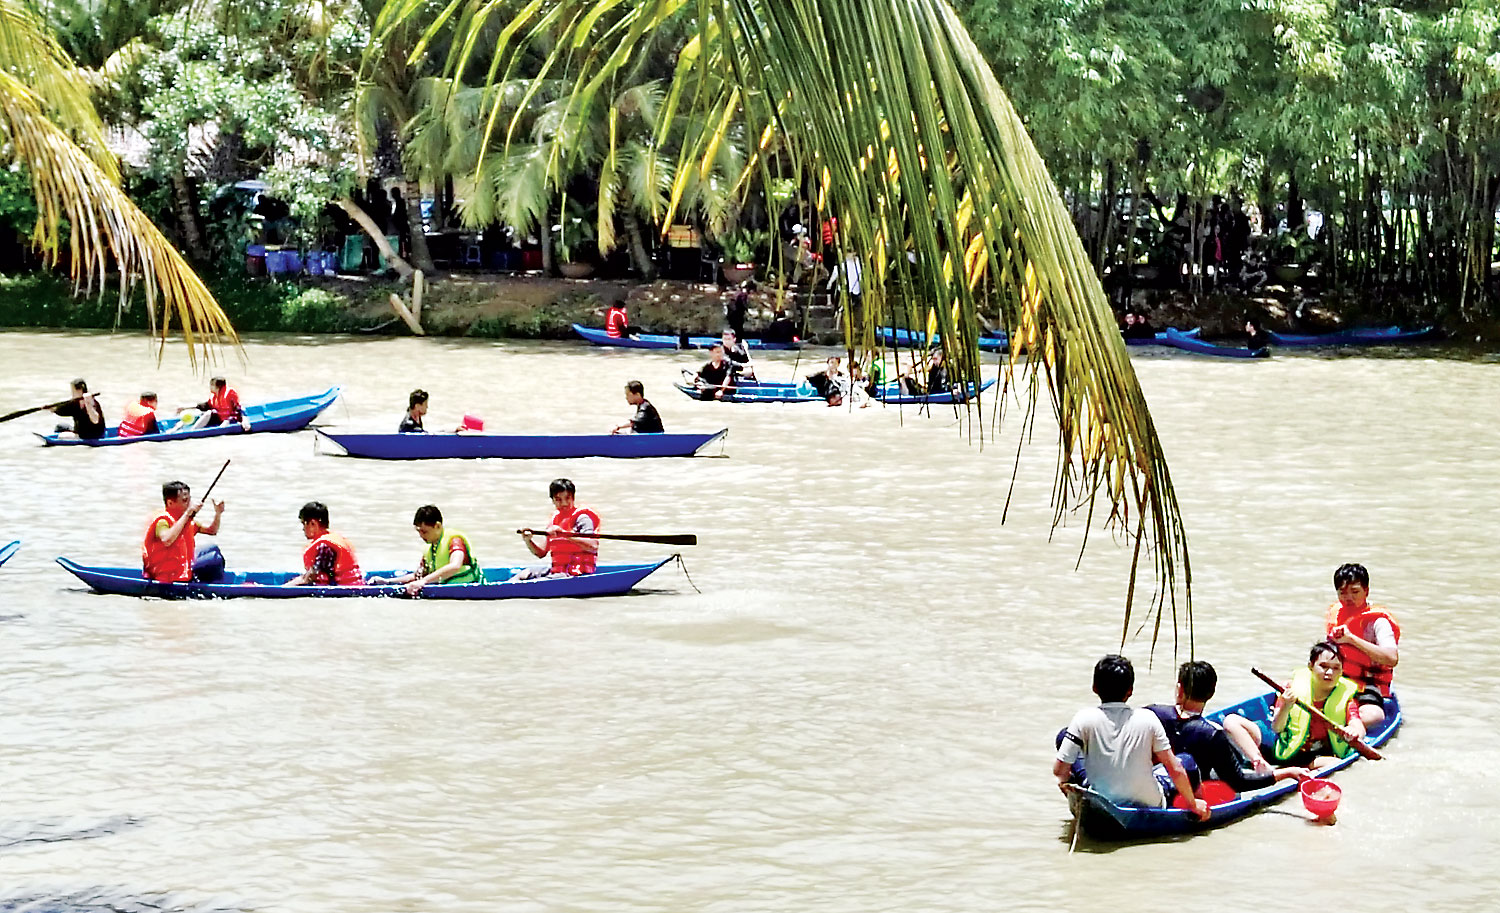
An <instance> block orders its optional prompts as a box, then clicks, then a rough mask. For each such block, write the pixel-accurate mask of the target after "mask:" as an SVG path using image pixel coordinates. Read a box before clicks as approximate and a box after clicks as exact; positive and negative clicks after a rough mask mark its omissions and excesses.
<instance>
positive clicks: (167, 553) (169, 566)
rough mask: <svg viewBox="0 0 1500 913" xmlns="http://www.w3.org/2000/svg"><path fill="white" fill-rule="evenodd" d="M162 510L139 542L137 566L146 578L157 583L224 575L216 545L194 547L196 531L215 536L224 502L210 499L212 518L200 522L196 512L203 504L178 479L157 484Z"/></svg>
mask: <svg viewBox="0 0 1500 913" xmlns="http://www.w3.org/2000/svg"><path fill="white" fill-rule="evenodd" d="M161 500H162V505H163V509H162V512H161V513H159V514H157V515H156V516H155V517H152V518H151V522H150V523H148V524H146V536H145V538H144V540H143V541H142V543H141V565H142V568H143V575H144V576H145V578H146V579H147V580H155V581H157V582H158V583H175V582H179V581H188V580H200V581H203V582H205V583H213V582H214V581H216V580H218V579H219V578H221V577H222V576H223V574H224V558H223V556H222V555H221V554H220V553H219V548H218V546H216V545H209V546H205V547H204V548H203V549H202V550H201V551H200V550H199V549H198V534H199V533H202V534H203V535H205V536H213V535H217V534H218V532H219V522H220V521H221V520H222V519H223V517H224V502H223V501H214V502H213V507H214V518H213V521H212V522H210V523H206V524H205V523H203V522H202V521H201V520H199V519H198V514H199V513H200V512H201V511H202V510H203V507H204V504H203V502H202V501H199V502H198V503H197V504H194V503H193V493H192V491H191V490H190V489H189V488H188V487H187V485H186V484H184V483H182V482H168V483H167V484H165V485H163V486H162V487H161Z"/></svg>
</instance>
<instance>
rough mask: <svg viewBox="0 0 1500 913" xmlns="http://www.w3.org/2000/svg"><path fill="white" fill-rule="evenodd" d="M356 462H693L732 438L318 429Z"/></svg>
mask: <svg viewBox="0 0 1500 913" xmlns="http://www.w3.org/2000/svg"><path fill="white" fill-rule="evenodd" d="M318 433H319V434H321V435H322V436H323V437H326V438H328V439H329V440H330V441H333V442H334V443H335V444H337V445H339V446H340V447H342V448H344V452H345V453H347V454H348V455H349V456H352V457H365V458H367V459H372V460H442V459H463V460H472V459H483V458H488V457H493V458H496V459H503V460H566V459H573V458H575V457H626V458H628V457H690V456H692V455H693V454H695V453H697V452H698V451H699V450H702V449H703V448H704V447H707V446H708V445H709V444H711V443H713V442H714V441H716V440H719V439H720V438H723V437H724V436H725V435H727V434H728V433H729V429H728V428H720V429H719V430H718V431H712V432H708V433H706V434H341V433H334V432H329V431H323V430H322V429H319V430H318Z"/></svg>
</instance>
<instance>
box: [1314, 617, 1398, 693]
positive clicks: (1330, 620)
mask: <svg viewBox="0 0 1500 913" xmlns="http://www.w3.org/2000/svg"><path fill="white" fill-rule="evenodd" d="M1379 618H1384V619H1385V620H1386V621H1388V622H1390V623H1391V630H1392V631H1393V632H1395V634H1396V642H1397V643H1398V644H1399V643H1400V642H1401V626H1400V625H1398V624H1396V619H1395V617H1394V616H1392V615H1391V613H1390V612H1389V611H1387V610H1386V608H1385V606H1378V605H1368V604H1367V605H1366V606H1365V608H1364V611H1362V612H1348V613H1345V612H1344V610H1343V606H1342V605H1341V604H1340V603H1337V602H1335V603H1334V604H1333V605H1331V606H1329V607H1328V614H1327V615H1326V616H1325V617H1324V619H1323V620H1324V629H1323V633H1324V635H1329V634H1332V633H1333V629H1334V628H1336V627H1338V626H1339V625H1344V626H1345V627H1347V628H1348V629H1349V633H1351V634H1355V635H1358V636H1359V637H1363V638H1364V639H1365V640H1371V638H1370V637H1368V636H1366V635H1367V633H1368V632H1369V626H1370V625H1371V624H1373V623H1374V622H1375V620H1376V619H1379ZM1339 659H1341V660H1343V661H1344V677H1345V678H1350V679H1353V680H1354V681H1356V682H1359V683H1360V684H1362V685H1370V686H1372V687H1374V688H1375V689H1377V690H1378V691H1379V692H1380V693H1381V694H1382V695H1384V696H1386V697H1390V696H1391V679H1392V678H1393V677H1394V675H1395V670H1394V669H1392V668H1391V667H1390V666H1382V665H1380V664H1379V663H1377V662H1375V661H1374V660H1372V659H1370V656H1369V654H1367V653H1366V652H1365V651H1363V650H1361V649H1360V648H1359V647H1356V646H1354V645H1353V644H1339Z"/></svg>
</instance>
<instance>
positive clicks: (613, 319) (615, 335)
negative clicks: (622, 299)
mask: <svg viewBox="0 0 1500 913" xmlns="http://www.w3.org/2000/svg"><path fill="white" fill-rule="evenodd" d="M628 326H630V317H629V316H627V315H626V313H625V309H624V308H610V309H609V313H608V314H606V315H604V335H606V336H608V337H609V338H610V339H619V338H620V337H621V336H624V335H625V329H626V327H628Z"/></svg>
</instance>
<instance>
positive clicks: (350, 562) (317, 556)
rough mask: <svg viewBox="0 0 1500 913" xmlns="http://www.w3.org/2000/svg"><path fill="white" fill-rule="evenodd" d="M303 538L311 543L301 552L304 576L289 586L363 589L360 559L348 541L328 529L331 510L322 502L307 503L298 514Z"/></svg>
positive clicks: (289, 583)
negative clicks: (356, 556) (356, 587)
mask: <svg viewBox="0 0 1500 913" xmlns="http://www.w3.org/2000/svg"><path fill="white" fill-rule="evenodd" d="M297 519H298V520H301V521H302V535H304V536H306V537H307V538H308V539H310V540H311V541H312V544H311V545H309V546H308V547H307V550H306V551H304V552H303V553H302V568H303V570H302V573H300V574H298V575H297V576H296V577H293V578H292V579H291V580H288V581H287V582H286V585H287V586H364V585H365V575H364V574H362V573H360V570H359V560H358V559H357V558H355V557H354V546H352V545H350V544H349V540H348V539H345V538H344V537H343V536H340V535H339V534H338V533H335V532H333V531H331V530H329V528H328V508H327V507H326V506H325V505H324V504H323V503H322V502H321V501H308V502H307V503H306V504H304V505H302V509H301V510H300V511H298V512H297Z"/></svg>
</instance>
